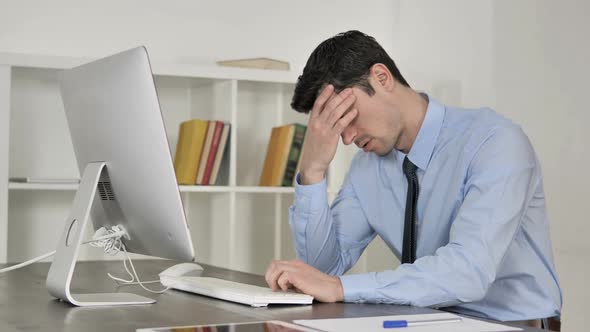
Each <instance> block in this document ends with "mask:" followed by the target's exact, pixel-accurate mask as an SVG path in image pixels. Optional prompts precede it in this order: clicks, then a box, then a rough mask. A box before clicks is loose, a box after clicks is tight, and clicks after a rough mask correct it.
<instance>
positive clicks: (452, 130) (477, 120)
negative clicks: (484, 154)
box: [442, 106, 521, 144]
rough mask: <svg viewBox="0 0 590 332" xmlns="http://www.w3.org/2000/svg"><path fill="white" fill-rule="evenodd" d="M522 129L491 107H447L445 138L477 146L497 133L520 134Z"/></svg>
mask: <svg viewBox="0 0 590 332" xmlns="http://www.w3.org/2000/svg"><path fill="white" fill-rule="evenodd" d="M520 131H521V128H520V126H519V125H518V124H516V123H514V122H513V121H512V120H510V119H509V118H507V117H505V116H504V115H502V114H500V113H498V112H496V111H495V110H493V109H491V108H489V107H482V108H460V107H449V106H446V114H445V121H444V124H443V135H442V136H443V137H447V138H452V137H461V138H463V139H465V142H466V143H468V142H469V143H471V144H477V142H478V141H482V140H486V139H487V138H489V137H490V136H491V135H494V134H497V133H509V132H512V133H514V132H520Z"/></svg>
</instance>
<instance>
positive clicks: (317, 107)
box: [311, 84, 334, 117]
mask: <svg viewBox="0 0 590 332" xmlns="http://www.w3.org/2000/svg"><path fill="white" fill-rule="evenodd" d="M333 92H334V86H333V85H332V84H328V85H326V87H325V88H324V89H323V90H322V92H321V93H320V95H319V96H318V97H317V98H316V99H315V102H314V103H313V108H312V109H311V117H316V116H319V115H320V113H321V112H322V110H323V109H324V104H325V103H326V101H328V99H330V96H332V93H333Z"/></svg>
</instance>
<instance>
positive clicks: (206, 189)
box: [8, 182, 338, 194]
mask: <svg viewBox="0 0 590 332" xmlns="http://www.w3.org/2000/svg"><path fill="white" fill-rule="evenodd" d="M178 188H179V189H180V192H184V193H230V192H235V193H248V194H291V193H294V192H295V188H293V187H258V186H233V187H229V186H184V185H183V186H178ZM8 189H10V190H48V191H50V190H54V191H74V190H77V189H78V185H77V184H70V183H21V182H9V183H8ZM328 193H329V194H337V193H338V191H337V190H328Z"/></svg>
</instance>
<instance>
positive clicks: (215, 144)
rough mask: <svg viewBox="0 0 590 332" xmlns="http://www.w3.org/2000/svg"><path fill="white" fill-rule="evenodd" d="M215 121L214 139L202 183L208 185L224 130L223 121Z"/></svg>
mask: <svg viewBox="0 0 590 332" xmlns="http://www.w3.org/2000/svg"><path fill="white" fill-rule="evenodd" d="M212 122H214V123H215V128H214V131H213V139H212V140H211V148H210V149H209V155H208V156H207V163H206V165H205V172H204V174H203V181H202V182H201V184H203V185H208V184H209V180H210V178H211V173H212V172H213V164H214V163H215V157H216V155H217V148H218V147H219V141H220V140H221V133H222V132H223V122H221V121H212Z"/></svg>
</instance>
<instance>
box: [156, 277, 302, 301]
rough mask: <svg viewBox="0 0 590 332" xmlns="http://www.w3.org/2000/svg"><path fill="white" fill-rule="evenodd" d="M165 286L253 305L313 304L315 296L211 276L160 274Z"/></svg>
mask: <svg viewBox="0 0 590 332" xmlns="http://www.w3.org/2000/svg"><path fill="white" fill-rule="evenodd" d="M160 282H161V283H162V285H164V286H165V287H170V288H174V289H179V290H183V291H186V292H190V293H195V294H200V295H206V296H210V297H214V298H218V299H221V300H226V301H231V302H237V303H242V304H248V305H251V306H253V307H266V306H268V305H269V304H311V303H312V302H313V296H310V295H306V294H301V293H296V292H293V291H288V292H284V291H276V292H275V291H273V290H272V289H270V288H268V287H260V286H254V285H249V284H243V283H239V282H235V281H229V280H224V279H218V278H210V277H172V276H164V275H161V276H160Z"/></svg>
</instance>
